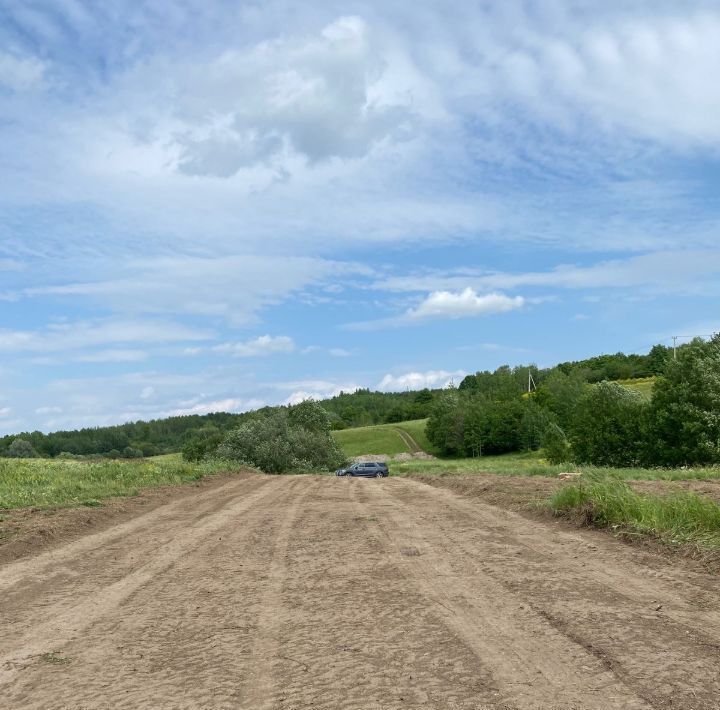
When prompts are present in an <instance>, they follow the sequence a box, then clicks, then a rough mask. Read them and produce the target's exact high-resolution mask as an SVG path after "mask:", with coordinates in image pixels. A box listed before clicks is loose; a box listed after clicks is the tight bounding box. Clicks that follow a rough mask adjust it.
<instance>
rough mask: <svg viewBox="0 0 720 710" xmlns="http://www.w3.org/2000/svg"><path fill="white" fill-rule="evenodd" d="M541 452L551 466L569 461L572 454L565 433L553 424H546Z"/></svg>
mask: <svg viewBox="0 0 720 710" xmlns="http://www.w3.org/2000/svg"><path fill="white" fill-rule="evenodd" d="M541 443H542V450H543V453H544V454H545V458H546V459H547V460H548V462H549V463H551V464H560V463H565V462H567V461H570V460H571V458H572V452H571V449H570V443H569V442H568V439H567V436H565V432H564V431H563V430H562V429H561V428H560V427H559V426H558V425H557V424H555V423H554V422H553V423H550V424H548V426H547V428H546V429H545V432H544V433H543V436H542V441H541Z"/></svg>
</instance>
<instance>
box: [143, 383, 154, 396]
mask: <svg viewBox="0 0 720 710" xmlns="http://www.w3.org/2000/svg"><path fill="white" fill-rule="evenodd" d="M154 394H155V388H154V387H152V386H151V385H148V386H147V387H143V388H142V392H140V399H150V398H151V397H153V396H154Z"/></svg>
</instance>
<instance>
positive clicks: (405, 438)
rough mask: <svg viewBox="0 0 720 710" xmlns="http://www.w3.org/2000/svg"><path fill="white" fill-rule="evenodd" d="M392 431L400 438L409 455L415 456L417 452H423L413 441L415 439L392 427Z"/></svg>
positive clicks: (402, 430) (405, 432) (398, 428)
mask: <svg viewBox="0 0 720 710" xmlns="http://www.w3.org/2000/svg"><path fill="white" fill-rule="evenodd" d="M393 431H394V432H396V433H397V434H398V435H399V436H400V438H401V439H402V440H403V442H404V443H405V446H407V447H408V449H409V450H410V453H411V454H417V453H418V452H420V451H422V450H423V449H422V448H421V447H420V445H419V444H418V443H417V441H415V439H413V438H412V436H411V435H410V434H409V433H408V432H407V431H405V430H404V429H400V427H393Z"/></svg>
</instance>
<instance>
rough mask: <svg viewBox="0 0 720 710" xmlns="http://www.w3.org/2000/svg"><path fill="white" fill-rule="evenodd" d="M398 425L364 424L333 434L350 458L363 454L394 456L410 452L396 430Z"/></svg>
mask: <svg viewBox="0 0 720 710" xmlns="http://www.w3.org/2000/svg"><path fill="white" fill-rule="evenodd" d="M396 427H397V425H395V424H380V425H378V426H363V427H357V428H354V429H342V430H341V431H334V432H333V436H334V437H335V440H336V441H337V442H338V444H340V446H341V447H342V450H343V453H344V454H345V455H346V456H348V457H349V458H352V457H353V456H362V455H363V454H384V455H385V456H394V455H395V454H404V453H407V452H408V447H407V445H406V444H405V442H404V441H403V440H402V438H401V436H400V434H398V433H397V431H395V428H396Z"/></svg>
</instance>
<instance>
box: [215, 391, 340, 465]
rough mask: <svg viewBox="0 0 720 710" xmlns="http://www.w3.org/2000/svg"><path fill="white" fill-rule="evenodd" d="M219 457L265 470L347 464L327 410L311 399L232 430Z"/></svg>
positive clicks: (218, 453)
mask: <svg viewBox="0 0 720 710" xmlns="http://www.w3.org/2000/svg"><path fill="white" fill-rule="evenodd" d="M217 456H218V457H220V458H222V459H227V460H230V461H237V462H240V463H244V464H247V465H249V466H253V467H255V468H259V469H260V470H261V471H264V472H265V473H287V472H289V471H328V470H332V469H334V468H337V467H339V466H341V465H342V464H343V463H345V456H344V455H343V453H342V452H341V450H340V448H339V447H338V445H337V443H336V441H335V439H334V438H333V437H332V435H331V434H330V419H329V417H328V416H327V413H326V412H325V410H324V409H323V408H322V407H321V406H320V405H319V404H317V403H316V402H312V401H310V400H308V401H306V402H303V403H302V404H299V405H297V406H295V407H290V409H289V410H279V411H277V412H275V413H273V414H271V415H270V416H268V417H265V418H262V419H255V420H251V421H248V422H246V423H245V424H243V425H241V426H240V427H238V428H237V429H234V430H233V431H231V432H229V433H228V434H227V436H226V437H225V439H224V440H223V442H222V443H221V444H220V446H219V447H218V449H217Z"/></svg>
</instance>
